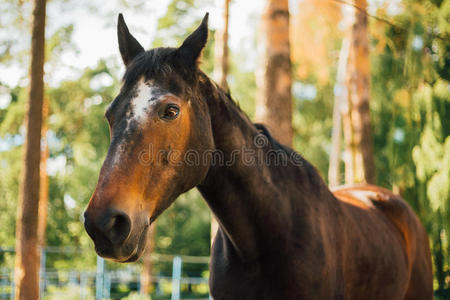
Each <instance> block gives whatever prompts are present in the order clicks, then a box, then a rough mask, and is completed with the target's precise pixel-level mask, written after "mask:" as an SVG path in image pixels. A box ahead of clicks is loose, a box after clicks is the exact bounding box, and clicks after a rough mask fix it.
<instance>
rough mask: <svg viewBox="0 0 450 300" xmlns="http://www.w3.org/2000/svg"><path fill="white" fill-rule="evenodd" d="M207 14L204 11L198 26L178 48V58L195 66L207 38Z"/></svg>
mask: <svg viewBox="0 0 450 300" xmlns="http://www.w3.org/2000/svg"><path fill="white" fill-rule="evenodd" d="M208 16H209V13H206V14H205V16H204V17H203V20H202V23H201V24H200V26H198V27H197V29H195V31H194V32H192V33H191V34H190V35H189V36H188V37H187V38H186V39H185V40H184V42H183V44H182V45H181V46H180V48H178V53H179V56H180V58H181V59H182V60H183V62H184V63H187V64H189V65H193V66H195V65H196V64H197V63H198V58H199V57H200V54H201V53H202V50H203V48H204V47H205V45H206V41H207V40H208Z"/></svg>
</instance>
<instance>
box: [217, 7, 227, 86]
mask: <svg viewBox="0 0 450 300" xmlns="http://www.w3.org/2000/svg"><path fill="white" fill-rule="evenodd" d="M223 1H224V2H223V4H224V6H223V19H222V22H223V23H222V26H221V27H220V28H218V29H217V31H216V34H215V45H214V72H213V77H214V80H215V81H216V82H217V83H218V84H219V86H220V87H221V88H222V89H224V90H225V91H228V83H227V76H228V20H229V11H230V0H223Z"/></svg>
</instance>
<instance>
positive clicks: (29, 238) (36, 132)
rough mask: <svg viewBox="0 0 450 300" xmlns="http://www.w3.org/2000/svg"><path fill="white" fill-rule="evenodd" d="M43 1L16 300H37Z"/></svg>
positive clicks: (38, 8)
mask: <svg viewBox="0 0 450 300" xmlns="http://www.w3.org/2000/svg"><path fill="white" fill-rule="evenodd" d="M45 10H46V1H45V0H35V1H34V4H33V21H32V35H31V67H30V90H29V99H28V111H27V115H26V121H25V128H26V138H25V145H24V151H25V153H24V164H23V169H22V180H21V185H20V192H19V205H18V210H17V223H16V263H15V271H14V272H15V273H14V274H15V279H14V280H15V287H16V288H15V297H16V299H24V300H29V299H38V298H39V255H38V234H37V233H38V230H37V228H38V209H39V181H40V180H39V175H40V174H39V173H40V172H39V164H40V155H41V147H40V146H41V145H40V143H41V126H42V102H43V95H44V53H45V14H46V13H45Z"/></svg>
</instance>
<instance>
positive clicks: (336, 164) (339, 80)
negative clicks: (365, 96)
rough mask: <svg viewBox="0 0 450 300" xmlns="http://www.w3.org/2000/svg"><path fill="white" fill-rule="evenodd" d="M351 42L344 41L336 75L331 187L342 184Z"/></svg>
mask: <svg viewBox="0 0 450 300" xmlns="http://www.w3.org/2000/svg"><path fill="white" fill-rule="evenodd" d="M349 47H350V40H349V39H348V37H346V38H344V40H343V41H342V47H341V51H340V53H339V63H338V70H337V75H336V90H335V96H334V107H333V131H332V133H331V154H330V167H329V170H328V183H329V185H330V187H332V188H333V187H337V186H339V185H340V184H341V176H340V164H341V138H342V136H341V131H342V112H343V109H344V105H345V103H346V102H347V101H348V100H347V97H348V93H347V89H346V86H345V73H346V71H347V70H346V69H347V65H348V52H349Z"/></svg>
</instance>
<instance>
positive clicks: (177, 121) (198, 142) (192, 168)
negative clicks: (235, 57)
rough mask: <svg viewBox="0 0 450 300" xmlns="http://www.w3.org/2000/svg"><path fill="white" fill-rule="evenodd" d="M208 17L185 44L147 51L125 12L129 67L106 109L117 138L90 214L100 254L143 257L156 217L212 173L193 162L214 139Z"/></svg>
mask: <svg viewBox="0 0 450 300" xmlns="http://www.w3.org/2000/svg"><path fill="white" fill-rule="evenodd" d="M207 19H208V15H206V16H205V18H204V19H203V21H202V23H201V25H200V26H199V27H198V28H197V29H196V30H195V31H194V32H193V33H192V34H191V35H189V36H188V37H187V38H186V40H185V41H184V42H183V44H182V45H181V46H180V47H179V48H156V49H152V50H150V51H144V49H143V48H142V46H141V45H140V44H139V42H138V41H137V40H136V39H135V38H134V37H133V36H132V35H131V34H130V32H129V31H128V28H127V26H126V24H125V22H124V20H123V17H122V15H119V21H118V38H119V49H120V53H121V55H122V59H123V62H124V63H125V66H126V73H125V76H124V78H123V85H122V88H121V90H120V93H119V95H118V96H117V98H116V99H115V100H114V101H113V102H112V104H111V105H110V107H109V108H108V110H107V111H106V114H105V116H106V118H107V119H108V123H109V126H110V132H111V144H110V147H109V150H108V154H107V156H106V159H105V161H104V163H103V166H102V169H101V171H100V176H99V179H98V183H97V186H96V189H95V192H94V194H93V195H92V197H91V199H90V202H89V205H88V207H87V209H86V212H85V214H84V216H85V228H86V231H87V232H88V234H89V235H90V237H91V238H92V239H93V240H94V243H95V248H96V251H97V253H98V254H99V255H101V256H104V257H107V258H111V259H114V260H116V261H120V262H129V261H135V260H137V259H138V258H139V257H140V255H141V254H142V252H143V250H144V248H145V244H146V239H147V234H146V232H147V230H148V227H149V225H150V223H151V222H152V221H153V220H154V219H155V218H156V217H157V216H158V215H159V214H160V213H161V212H162V211H163V210H165V209H166V208H167V207H168V206H169V205H170V204H171V203H172V202H173V201H174V200H175V199H176V198H177V196H179V195H180V194H181V193H183V192H185V191H187V190H189V189H191V188H192V187H194V186H196V185H198V184H199V183H201V181H202V180H203V179H204V178H205V176H206V174H207V172H208V169H209V163H208V162H205V161H204V160H198V159H195V158H194V159H191V160H190V161H186V158H187V157H189V156H191V158H193V157H192V156H198V157H203V156H204V155H203V154H205V153H206V152H208V151H211V150H212V149H213V145H214V143H213V138H212V130H211V120H210V116H209V112H208V107H207V105H206V102H205V101H204V99H202V97H201V95H200V93H199V91H198V85H199V72H200V71H199V70H198V67H197V63H198V59H199V56H200V54H201V51H202V49H203V48H204V46H205V44H206V41H207V36H208V25H207ZM188 153H189V155H186V154H188Z"/></svg>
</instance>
